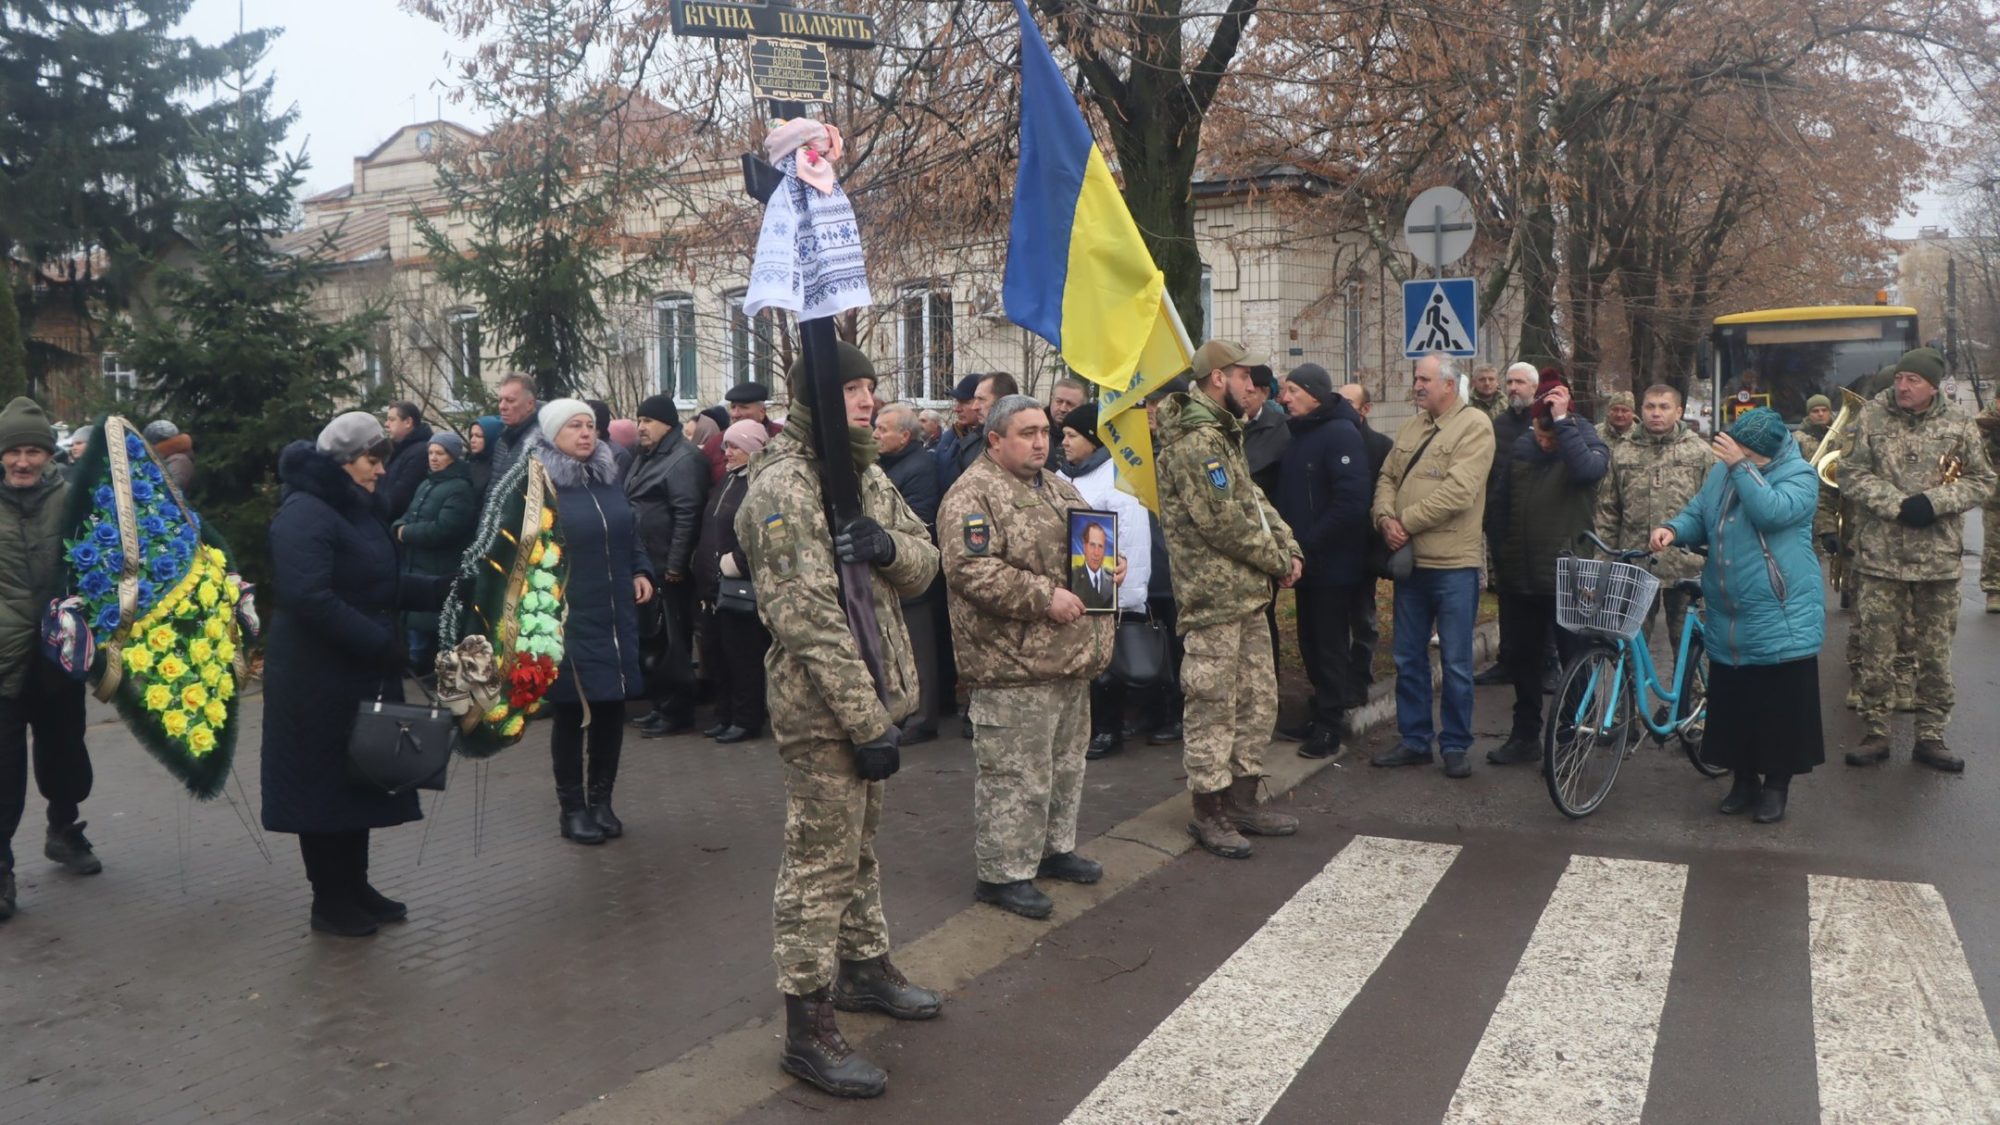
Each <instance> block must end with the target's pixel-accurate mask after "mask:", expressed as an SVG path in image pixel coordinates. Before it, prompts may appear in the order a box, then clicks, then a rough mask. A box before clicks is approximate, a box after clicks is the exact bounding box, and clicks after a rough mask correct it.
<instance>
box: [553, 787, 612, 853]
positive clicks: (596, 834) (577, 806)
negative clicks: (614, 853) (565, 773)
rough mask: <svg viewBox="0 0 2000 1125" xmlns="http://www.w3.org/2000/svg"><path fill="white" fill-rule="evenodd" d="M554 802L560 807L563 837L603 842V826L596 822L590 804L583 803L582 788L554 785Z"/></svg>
mask: <svg viewBox="0 0 2000 1125" xmlns="http://www.w3.org/2000/svg"><path fill="white" fill-rule="evenodd" d="M556 804H558V805H559V806H561V808H562V820H561V826H562V834H563V839H565V840H572V841H574V842H576V843H579V844H601V843H603V842H604V828H603V826H601V825H599V824H598V823H597V817H595V816H593V815H592V814H591V811H590V806H589V805H588V804H586V803H584V799H583V790H582V789H580V788H577V787H575V786H568V785H558V786H556Z"/></svg>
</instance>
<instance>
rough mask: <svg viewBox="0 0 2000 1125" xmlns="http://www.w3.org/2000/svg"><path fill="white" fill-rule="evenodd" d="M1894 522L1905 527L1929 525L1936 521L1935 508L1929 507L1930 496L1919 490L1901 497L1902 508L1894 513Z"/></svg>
mask: <svg viewBox="0 0 2000 1125" xmlns="http://www.w3.org/2000/svg"><path fill="white" fill-rule="evenodd" d="M1896 522H1898V523H1900V524H1902V525H1904V526H1905V527H1929V526H1930V525H1932V524H1934V523H1936V522H1937V509H1936V508H1933V507H1931V498H1930V497H1928V496H1925V495H1924V494H1923V493H1921V492H1917V493H1913V494H1911V495H1909V496H1905V497H1903V510H1902V511H1900V512H1897V513H1896Z"/></svg>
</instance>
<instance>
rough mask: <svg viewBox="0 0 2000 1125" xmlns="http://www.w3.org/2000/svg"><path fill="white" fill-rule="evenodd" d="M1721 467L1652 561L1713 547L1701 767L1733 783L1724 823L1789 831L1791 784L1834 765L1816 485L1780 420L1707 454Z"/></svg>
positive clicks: (1749, 416)
mask: <svg viewBox="0 0 2000 1125" xmlns="http://www.w3.org/2000/svg"><path fill="white" fill-rule="evenodd" d="M1710 448H1711V450H1712V451H1713V452H1714V454H1715V456H1716V458H1717V459H1718V460H1719V461H1720V462H1721V464H1719V465H1716V466H1715V467H1714V468H1712V469H1710V470H1709V473H1708V478H1707V480H1706V481H1704V482H1703V483H1702V487H1701V491H1700V492H1699V493H1697V494H1696V495H1695V498H1694V500H1693V501H1692V502H1691V503H1689V504H1688V506H1687V508H1686V509H1685V510H1683V511H1682V512H1681V514H1679V515H1677V516H1675V517H1674V518H1673V519H1671V520H1669V521H1667V523H1666V525H1665V526H1663V527H1659V528H1656V529H1654V531H1653V537H1652V544H1651V546H1652V549H1653V550H1654V551H1664V550H1666V549H1667V548H1668V547H1671V546H1681V547H1687V548H1694V547H1701V546H1706V547H1707V548H1708V562H1707V564H1706V565H1705V566H1704V567H1703V568H1702V574H1701V586H1702V596H1703V600H1704V601H1705V602H1706V603H1707V610H1706V624H1707V644H1708V659H1709V669H1708V723H1707V731H1706V735H1705V738H1706V743H1705V745H1704V747H1703V751H1702V752H1703V756H1704V758H1706V759H1707V760H1708V761H1710V762H1713V763H1716V764H1717V765H1723V766H1727V767H1729V768H1730V769H1732V770H1734V771H1735V774H1736V783H1735V785H1733V786H1731V787H1730V790H1729V795H1728V796H1727V797H1724V798H1723V799H1722V805H1721V811H1722V812H1723V813H1725V814H1735V813H1740V812H1744V811H1746V810H1749V809H1751V808H1754V809H1755V810H1756V812H1755V819H1756V821H1757V822H1758V823H1759V824H1772V823H1775V822H1777V821H1779V820H1782V819H1784V816H1785V802H1786V798H1787V797H1788V795H1789V793H1790V789H1791V781H1792V777H1793V775H1795V774H1801V773H1805V772H1807V771H1809V770H1811V769H1812V768H1813V767H1814V766H1817V765H1820V764H1822V763H1824V762H1825V761H1826V749H1825V744H1824V740H1823V739H1822V737H1821V733H1820V703H1819V649H1820V642H1821V641H1822V639H1823V638H1824V636H1825V633H1826V600H1825V593H1824V591H1823V590H1822V588H1821V585H1820V569H1819V560H1818V558H1817V557H1816V556H1815V555H1814V554H1813V545H1812V522H1813V514H1814V512H1815V511H1816V510H1817V509H1818V506H1819V478H1818V477H1817V475H1816V474H1815V473H1814V472H1813V469H1812V466H1810V465H1808V464H1807V463H1806V460H1805V458H1804V457H1803V456H1801V455H1800V453H1799V449H1798V443H1796V442H1794V441H1792V440H1791V435H1790V434H1788V433H1787V432H1786V430H1785V423H1784V421H1783V420H1782V419H1780V418H1779V417H1778V415H1777V413H1776V412H1774V411H1772V410H1769V409H1764V408H1759V409H1756V410H1751V411H1748V412H1746V413H1744V414H1743V415H1741V416H1740V417H1738V418H1737V419H1736V421H1735V423H1734V424H1732V425H1731V426H1730V427H1729V428H1728V429H1727V430H1726V431H1724V432H1723V433H1721V434H1718V435H1717V436H1716V438H1715V441H1714V443H1713V445H1712V446H1711V447H1710Z"/></svg>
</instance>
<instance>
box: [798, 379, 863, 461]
mask: <svg viewBox="0 0 2000 1125" xmlns="http://www.w3.org/2000/svg"><path fill="white" fill-rule="evenodd" d="M805 389H806V388H804V387H798V386H795V387H792V388H791V392H792V406H791V411H790V413H788V414H786V415H785V429H786V430H787V431H789V430H790V429H791V428H792V427H793V426H797V427H798V428H799V439H800V440H801V441H803V442H805V443H806V448H807V449H811V448H812V447H813V428H812V425H813V421H812V403H811V402H810V401H808V399H807V396H806V395H804V394H801V393H800V392H801V391H803V390H805ZM881 452H882V451H881V450H880V449H878V448H876V446H875V431H874V430H870V429H867V428H865V427H862V426H849V427H847V455H848V456H849V457H850V458H852V459H853V461H854V475H855V476H857V477H858V476H862V475H863V474H865V473H867V472H868V466H870V465H873V464H874V463H875V459H876V458H877V457H880V456H881Z"/></svg>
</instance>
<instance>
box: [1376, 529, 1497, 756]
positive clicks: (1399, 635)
mask: <svg viewBox="0 0 2000 1125" xmlns="http://www.w3.org/2000/svg"><path fill="white" fill-rule="evenodd" d="M1395 607H1396V609H1395V613H1396V621H1395V629H1396V638H1395V653H1396V729H1397V731H1398V732H1399V733H1400V734H1401V736H1402V742H1403V745H1405V746H1408V747H1410V748H1412V749H1416V750H1421V751H1423V752H1424V753H1426V754H1428V753H1430V750H1431V739H1432V737H1433V736H1434V735H1435V734H1436V733H1437V727H1436V725H1434V724H1433V723H1432V721H1431V656H1430V646H1431V629H1432V628H1433V627H1435V628H1436V629H1437V637H1438V664H1439V666H1440V667H1441V668H1442V669H1443V672H1444V698H1443V700H1442V706H1441V707H1440V708H1439V717H1440V719H1441V721H1442V723H1443V725H1444V735H1443V737H1442V738H1441V739H1439V740H1438V748H1439V749H1441V750H1443V751H1444V752H1445V753H1447V754H1461V753H1464V752H1465V751H1467V750H1469V749H1471V748H1472V625H1473V621H1474V619H1475V618H1476V617H1477V615H1478V609H1479V568H1478V567H1470V566H1468V567H1462V568H1459V569H1455V570H1428V569H1424V568H1422V567H1419V568H1418V569H1416V570H1414V571H1412V572H1411V573H1410V577H1409V578H1408V579H1407V580H1405V581H1402V582H1398V583H1396V601H1395Z"/></svg>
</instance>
